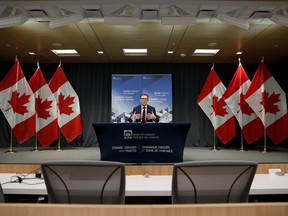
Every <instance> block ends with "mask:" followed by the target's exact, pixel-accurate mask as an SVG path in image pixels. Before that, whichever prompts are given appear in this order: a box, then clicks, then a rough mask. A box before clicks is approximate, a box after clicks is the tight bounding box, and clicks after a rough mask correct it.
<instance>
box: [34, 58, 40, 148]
mask: <svg viewBox="0 0 288 216" xmlns="http://www.w3.org/2000/svg"><path fill="white" fill-rule="evenodd" d="M37 68H39V60H37ZM35 115H37V113H36V114H35ZM37 122H38V121H37V116H36V118H35V127H36V130H35V145H34V149H33V151H34V152H37V151H38V138H37V132H36V131H37Z"/></svg>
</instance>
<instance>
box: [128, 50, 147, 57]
mask: <svg viewBox="0 0 288 216" xmlns="http://www.w3.org/2000/svg"><path fill="white" fill-rule="evenodd" d="M123 53H124V55H125V56H147V49H123Z"/></svg>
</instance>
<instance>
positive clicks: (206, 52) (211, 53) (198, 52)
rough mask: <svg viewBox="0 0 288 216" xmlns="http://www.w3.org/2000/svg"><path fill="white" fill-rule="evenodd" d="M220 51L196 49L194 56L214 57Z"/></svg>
mask: <svg viewBox="0 0 288 216" xmlns="http://www.w3.org/2000/svg"><path fill="white" fill-rule="evenodd" d="M218 51H219V49H195V51H194V53H193V54H192V56H214V55H215V54H216V53H217V52H218Z"/></svg>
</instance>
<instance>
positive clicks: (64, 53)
mask: <svg viewBox="0 0 288 216" xmlns="http://www.w3.org/2000/svg"><path fill="white" fill-rule="evenodd" d="M51 51H52V52H53V53H55V54H56V55H57V56H60V57H69V56H79V53H78V52H77V51H76V50H75V49H58V50H57V49H52V50H51Z"/></svg>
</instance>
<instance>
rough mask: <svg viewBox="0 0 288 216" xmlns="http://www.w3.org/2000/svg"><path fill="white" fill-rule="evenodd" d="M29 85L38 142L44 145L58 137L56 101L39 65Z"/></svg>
mask: <svg viewBox="0 0 288 216" xmlns="http://www.w3.org/2000/svg"><path fill="white" fill-rule="evenodd" d="M29 85H30V87H31V89H32V91H33V92H34V96H35V109H36V134H37V137H38V140H39V142H40V144H41V145H42V146H44V147H46V146H48V145H50V144H51V143H52V142H53V141H54V140H55V139H57V138H58V122H57V102H56V99H55V97H54V95H53V94H52V91H51V90H50V88H49V86H48V85H47V83H46V80H45V78H44V76H43V74H42V71H41V69H40V67H39V66H38V68H37V70H36V71H35V73H34V74H33V76H32V77H31V79H30V81H29Z"/></svg>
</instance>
